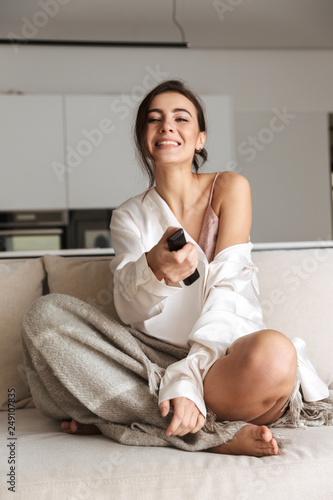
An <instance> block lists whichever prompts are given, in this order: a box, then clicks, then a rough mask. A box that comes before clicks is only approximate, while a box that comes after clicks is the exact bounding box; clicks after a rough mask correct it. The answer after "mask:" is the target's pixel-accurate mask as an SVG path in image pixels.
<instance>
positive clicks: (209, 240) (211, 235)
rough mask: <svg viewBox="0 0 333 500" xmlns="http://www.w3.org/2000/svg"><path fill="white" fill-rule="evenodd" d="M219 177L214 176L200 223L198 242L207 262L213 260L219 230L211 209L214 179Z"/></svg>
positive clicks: (216, 219) (216, 218)
mask: <svg viewBox="0 0 333 500" xmlns="http://www.w3.org/2000/svg"><path fill="white" fill-rule="evenodd" d="M218 175H219V172H218V173H217V174H216V175H215V178H214V180H213V183H212V188H211V191H210V196H209V201H208V205H207V210H206V213H205V216H204V220H203V223H202V228H201V232H200V236H199V240H198V244H199V246H200V247H201V248H202V250H203V251H204V253H205V254H206V257H207V259H208V262H211V261H212V260H213V258H214V253H215V246H216V241H217V235H218V230H219V218H218V216H217V215H216V213H215V212H214V210H213V208H212V200H213V194H214V187H215V183H216V179H217V177H218Z"/></svg>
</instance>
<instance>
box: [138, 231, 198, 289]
mask: <svg viewBox="0 0 333 500" xmlns="http://www.w3.org/2000/svg"><path fill="white" fill-rule="evenodd" d="M177 229H179V228H178V227H168V229H167V230H166V231H165V233H164V234H163V236H162V238H161V239H160V241H159V242H158V243H157V244H156V245H155V246H154V247H153V248H152V249H151V250H149V252H147V254H146V257H147V262H148V265H149V267H150V269H151V270H152V271H153V273H154V274H155V276H156V278H157V279H158V280H162V279H163V278H164V279H165V282H166V283H167V284H169V283H177V282H179V281H182V280H184V279H185V278H187V277H188V276H190V275H191V274H193V273H194V271H195V270H196V268H197V265H198V250H197V247H196V246H195V245H194V244H193V243H190V242H188V243H186V245H184V246H183V248H181V249H180V250H178V251H177V252H170V250H169V247H168V243H167V239H168V238H169V236H171V235H172V234H173V233H175V232H176V231H177Z"/></svg>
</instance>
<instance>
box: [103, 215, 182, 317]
mask: <svg viewBox="0 0 333 500" xmlns="http://www.w3.org/2000/svg"><path fill="white" fill-rule="evenodd" d="M110 228H111V234H112V246H113V248H114V250H115V254H116V256H115V257H114V258H113V259H112V261H111V264H110V267H111V271H112V273H113V294H114V304H115V308H116V311H117V313H118V315H119V317H120V319H121V320H122V321H123V322H124V323H125V324H133V323H137V322H140V321H145V320H147V319H149V318H151V317H153V316H156V315H157V314H159V313H161V312H162V310H163V301H164V299H166V298H167V297H168V296H170V295H173V294H174V293H177V292H178V291H179V290H181V287H180V286H179V287H178V286H169V285H166V284H165V282H164V280H162V281H159V280H158V279H157V278H156V276H155V274H154V273H153V272H152V270H151V269H150V267H149V266H148V263H147V259H146V252H147V251H149V250H150V248H146V246H145V245H144V243H143V238H142V234H141V231H140V229H139V227H138V225H137V224H136V223H135V221H134V220H133V219H132V218H131V216H130V215H129V214H127V213H126V212H122V211H119V210H114V211H113V213H112V218H111V225H110ZM155 243H157V241H156V242H155Z"/></svg>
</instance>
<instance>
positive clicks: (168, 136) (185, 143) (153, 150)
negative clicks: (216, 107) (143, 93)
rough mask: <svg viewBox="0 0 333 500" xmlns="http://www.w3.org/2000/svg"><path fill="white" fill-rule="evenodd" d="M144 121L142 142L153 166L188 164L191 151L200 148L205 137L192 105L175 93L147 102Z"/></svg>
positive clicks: (192, 153) (192, 152)
mask: <svg viewBox="0 0 333 500" xmlns="http://www.w3.org/2000/svg"><path fill="white" fill-rule="evenodd" d="M147 121H148V123H147V132H146V143H147V147H148V150H149V152H150V154H151V155H152V157H153V158H154V160H155V164H156V166H159V165H168V164H186V165H189V166H190V167H191V166H192V161H193V156H194V153H195V150H199V149H202V148H203V146H204V143H205V138H206V133H205V132H200V130H199V124H198V118H197V110H196V107H195V106H194V104H193V103H192V102H191V101H190V100H189V99H187V97H185V96H183V95H182V94H178V92H165V93H164V94H159V95H157V96H156V97H154V99H153V100H152V102H151V104H150V108H149V110H148V117H147Z"/></svg>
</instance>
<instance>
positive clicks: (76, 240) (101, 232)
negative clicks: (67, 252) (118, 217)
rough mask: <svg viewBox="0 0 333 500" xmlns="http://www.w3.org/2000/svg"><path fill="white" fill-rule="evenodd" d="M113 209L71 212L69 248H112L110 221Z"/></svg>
mask: <svg viewBox="0 0 333 500" xmlns="http://www.w3.org/2000/svg"><path fill="white" fill-rule="evenodd" d="M111 217H112V209H88V210H86V209H77V210H70V211H69V216H68V218H69V230H68V246H69V248H95V249H96V248H112V241H111V232H110V221H111Z"/></svg>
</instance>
